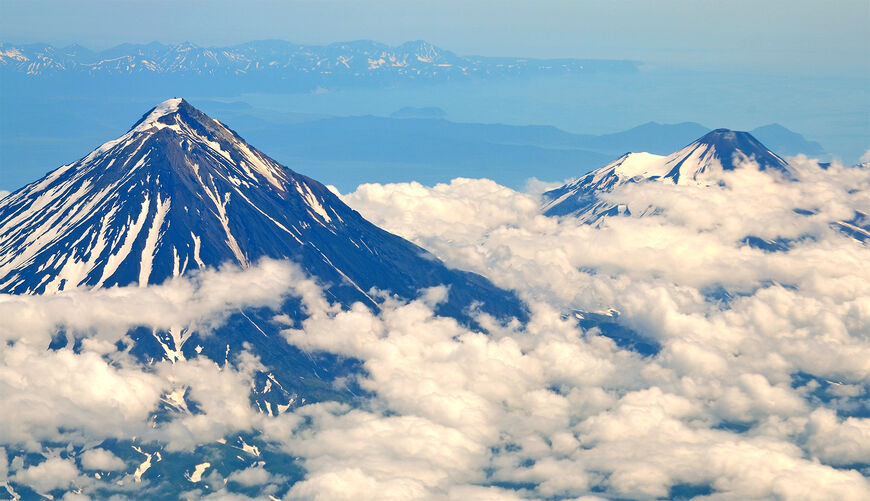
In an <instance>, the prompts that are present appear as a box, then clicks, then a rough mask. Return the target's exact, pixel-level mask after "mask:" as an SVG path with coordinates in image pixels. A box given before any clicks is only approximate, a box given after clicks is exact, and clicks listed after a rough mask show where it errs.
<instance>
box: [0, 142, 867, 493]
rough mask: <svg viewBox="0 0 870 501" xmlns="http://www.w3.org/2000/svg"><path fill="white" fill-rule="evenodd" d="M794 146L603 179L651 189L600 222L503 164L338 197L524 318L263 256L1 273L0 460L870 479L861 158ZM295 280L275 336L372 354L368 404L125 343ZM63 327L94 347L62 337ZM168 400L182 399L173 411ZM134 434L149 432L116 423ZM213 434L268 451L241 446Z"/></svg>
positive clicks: (357, 381) (218, 483) (367, 489)
mask: <svg viewBox="0 0 870 501" xmlns="http://www.w3.org/2000/svg"><path fill="white" fill-rule="evenodd" d="M792 163H793V164H794V165H796V166H797V167H798V168H799V170H800V173H801V176H802V181H803V182H801V183H783V182H781V181H776V180H773V179H771V178H769V177H767V176H766V175H765V174H763V173H760V172H758V171H756V170H754V169H752V168H751V166H749V167H747V168H745V169H740V170H738V171H735V172H734V173H731V174H726V175H725V177H724V178H723V179H722V181H723V183H722V184H721V185H720V184H714V185H712V186H706V187H693V186H680V187H676V186H668V185H664V184H661V185H651V184H647V185H632V186H628V187H626V188H625V189H624V190H622V191H619V192H615V193H614V194H613V195H612V196H613V197H618V198H619V200H620V201H622V202H623V203H628V204H629V205H630V206H633V207H646V206H649V205H655V206H656V207H659V208H660V210H659V211H658V212H656V213H655V214H652V215H648V216H645V217H617V218H609V219H606V220H605V221H604V222H603V223H602V224H599V225H596V226H591V225H583V224H580V223H578V222H577V221H574V220H572V219H561V220H560V219H553V218H546V217H543V216H541V215H540V214H539V213H538V200H537V199H536V197H534V196H532V195H528V194H524V193H519V192H515V191H513V190H510V189H508V188H505V187H502V186H499V185H497V184H495V183H493V182H491V181H488V180H469V179H457V180H454V181H453V182H452V183H450V184H449V185H438V186H435V187H424V186H421V185H417V184H399V185H364V186H362V187H360V188H359V189H358V190H357V191H356V192H355V193H352V194H349V195H345V196H344V198H345V200H346V201H347V202H348V203H349V204H350V205H351V206H353V207H354V208H356V209H357V210H359V211H360V212H361V213H362V214H363V215H364V216H365V217H367V218H368V219H370V220H372V221H374V222H375V223H376V224H379V225H381V226H383V227H385V228H387V229H388V230H390V231H393V232H395V233H397V234H399V235H402V236H404V237H406V238H409V239H411V240H413V241H415V242H416V243H418V244H420V245H422V246H424V247H426V248H428V249H430V250H432V251H433V252H434V253H435V254H436V255H438V256H439V257H441V258H442V259H444V260H445V261H447V262H448V263H449V264H451V265H453V266H456V267H459V268H463V269H470V270H473V271H476V272H479V273H482V274H484V275H486V276H487V277H489V278H491V279H492V280H493V281H495V282H496V283H498V284H500V285H502V286H504V287H509V288H513V289H516V290H517V291H519V293H520V294H521V295H522V296H523V297H524V298H525V299H526V300H527V301H528V302H529V305H530V309H531V312H532V313H531V318H530V320H529V322H528V323H527V324H526V325H519V324H518V323H513V324H509V325H502V324H499V323H498V322H496V321H494V320H493V319H491V318H487V317H485V316H481V317H480V318H478V322H479V325H481V326H482V327H483V328H484V329H485V331H486V332H479V331H474V330H469V329H468V328H466V327H463V326H462V325H460V324H458V323H457V322H456V321H455V320H453V319H450V318H444V317H439V316H437V315H436V314H435V313H434V312H433V310H434V309H435V308H436V306H437V304H438V303H439V301H443V300H444V298H445V297H446V295H447V294H449V291H448V290H447V289H446V288H443V287H435V288H432V289H428V290H426V291H422V292H421V295H420V297H419V298H418V299H417V300H414V301H411V302H408V303H403V302H398V301H395V300H393V299H389V298H388V299H386V302H385V303H384V305H383V308H382V310H381V311H380V312H377V313H375V312H372V311H371V310H369V309H368V308H366V307H364V306H363V305H359V304H358V305H354V306H351V307H349V308H344V309H342V308H339V307H337V306H336V305H333V304H330V303H329V301H328V300H326V299H325V298H324V297H323V294H322V291H321V290H320V289H319V287H318V286H317V284H316V283H315V282H314V281H312V280H310V279H308V278H307V277H305V275H304V273H303V272H302V271H301V270H299V269H298V267H296V266H295V265H293V264H290V263H279V262H272V261H266V262H263V263H261V264H260V265H258V266H256V267H253V268H251V269H248V270H238V269H232V268H227V269H224V270H221V271H210V272H206V273H203V274H201V275H199V276H197V277H194V278H191V279H178V280H174V281H172V282H169V283H167V284H164V285H161V286H154V287H147V288H116V289H111V290H106V291H71V292H65V293H63V294H60V295H56V296H45V297H12V296H2V297H0V317H2V318H6V319H11V320H10V321H8V322H7V323H6V324H5V325H4V328H3V329H2V330H0V332H2V337H3V341H4V344H3V346H2V348H0V358H2V359H3V362H2V363H0V398H2V399H3V401H4V402H5V403H7V404H8V408H9V409H12V410H13V411H12V412H7V413H3V414H2V415H0V430H2V431H0V451H2V454H0V482H3V481H4V480H6V481H8V482H10V484H9V485H10V486H11V488H18V489H23V488H30V489H33V490H35V491H38V492H47V491H52V492H55V491H56V490H58V491H59V490H73V491H76V492H77V493H78V495H82V496H90V495H104V494H105V493H106V492H115V493H117V494H118V495H121V496H131V497H136V496H135V495H134V493H136V492H141V491H139V490H137V489H154V488H157V487H158V486H159V480H158V479H157V477H156V476H151V474H149V473H148V469H147V468H146V469H145V470H144V471H143V472H141V473H139V477H138V481H137V477H136V474H137V472H138V471H139V470H142V469H143V468H144V466H143V465H145V464H146V462H143V461H146V460H145V456H147V462H148V467H149V468H152V470H151V471H152V472H154V471H155V470H156V469H158V468H160V465H161V464H162V463H161V462H164V463H165V462H167V461H181V462H182V463H183V464H184V465H185V466H184V468H185V469H186V470H185V471H186V472H187V480H185V482H186V484H185V486H186V487H185V488H186V492H185V494H184V496H185V497H186V498H188V499H197V498H210V499H246V498H248V497H261V498H262V497H266V496H268V495H272V496H275V497H278V498H281V497H284V498H286V499H445V500H448V499H457V500H458V499H463V500H465V499H480V500H495V499H552V498H559V499H593V498H595V496H603V497H605V498H612V497H618V498H630V499H648V498H656V497H669V496H670V497H683V498H686V497H693V496H696V497H699V498H702V499H770V498H776V499H866V498H867V497H870V483H868V480H867V475H868V474H870V472H868V470H867V469H866V468H867V466H866V465H867V463H868V461H867V458H868V457H870V419H868V416H870V407H868V405H867V402H868V393H870V386H868V385H870V285H868V284H870V266H868V265H867V264H866V263H870V250H868V247H867V246H866V244H862V243H860V242H857V241H855V240H853V239H850V238H849V237H847V236H845V235H843V234H842V233H840V232H839V231H837V229H836V227H835V225H832V223H835V222H836V221H839V220H843V219H848V218H850V217H851V216H852V215H853V214H854V211H855V210H861V211H865V212H866V211H867V210H868V209H870V198H868V195H867V193H868V190H866V189H861V188H860V187H865V188H866V187H868V186H870V172H868V171H867V170H866V169H850V168H846V167H842V166H838V165H833V166H831V167H830V168H828V169H827V170H823V169H820V168H819V167H818V166H816V165H815V164H813V162H811V161H809V160H807V159H803V158H798V159H793V160H792ZM795 209H798V210H797V211H795ZM633 212H634V211H633ZM638 212H640V211H638ZM749 236H752V237H757V238H759V239H763V240H767V241H782V242H788V245H789V248H788V249H787V250H783V251H779V252H771V251H765V250H762V249H759V248H756V247H753V246H751V245H749V244H748V243H747V241H746V237H749ZM287 296H296V297H299V298H300V300H301V301H302V303H303V305H304V307H305V311H306V312H307V313H308V318H307V319H306V320H304V321H303V322H301V323H293V322H287V318H286V317H284V316H279V315H277V312H276V318H275V319H274V321H275V322H276V323H278V324H283V331H282V336H283V338H282V339H279V340H276V342H286V343H290V344H292V345H295V346H296V347H299V348H301V349H302V350H303V351H304V352H306V353H320V352H323V353H329V354H333V355H337V356H339V357H349V358H354V359H357V360H359V361H360V363H361V365H362V368H363V369H364V370H363V371H362V372H359V373H357V374H356V375H354V376H352V377H351V378H350V379H347V380H342V381H337V382H336V383H335V384H337V385H338V384H340V385H346V386H347V387H350V388H359V389H360V390H361V391H362V392H363V396H361V397H360V398H359V399H358V400H357V401H355V402H354V403H353V405H350V404H348V403H347V402H329V401H327V402H315V403H305V404H302V405H298V404H297V405H295V406H291V407H289V408H287V409H285V410H283V412H281V413H279V415H277V416H273V415H268V414H263V413H260V412H258V411H257V410H256V409H255V408H254V407H252V406H251V402H250V395H251V388H252V381H253V380H254V379H255V378H256V377H257V376H256V374H257V373H258V371H259V370H265V371H268V370H269V369H268V368H265V367H263V366H262V364H261V362H260V361H259V360H258V359H257V358H256V357H255V356H254V355H252V354H251V353H247V352H241V353H239V354H237V355H236V356H235V358H234V359H233V360H232V363H228V364H225V365H219V364H216V363H214V362H212V361H210V360H207V359H205V358H204V357H199V358H194V359H191V360H177V361H175V362H174V363H173V362H170V361H168V360H165V361H161V362H156V363H153V364H150V365H142V364H141V362H138V361H136V360H134V359H133V358H132V357H130V356H129V355H128V354H126V353H124V352H119V351H117V348H116V345H115V344H114V343H115V342H116V341H118V340H121V339H123V338H124V336H125V334H126V332H127V329H129V328H130V327H133V326H139V325H145V326H149V327H152V328H170V327H173V326H183V327H195V328H204V329H208V328H210V327H213V326H215V325H218V324H220V323H221V322H222V321H224V320H225V319H226V318H227V316H228V315H229V314H230V313H231V312H233V311H236V310H238V309H240V308H246V307H264V306H265V307H277V306H278V305H279V304H280V298H284V297H287ZM574 311H580V312H584V313H581V315H582V314H587V315H588V314H589V312H598V313H601V314H604V315H606V316H607V317H608V318H609V317H611V315H612V313H611V312H612V311H616V312H618V315H617V316H616V317H615V319H614V321H615V322H618V323H619V324H620V325H621V326H623V327H625V328H628V329H632V330H634V331H636V332H638V333H640V334H642V335H643V336H645V337H648V338H650V339H654V340H655V341H656V342H657V343H658V344H660V346H661V350H660V351H659V352H658V353H656V354H654V355H648V356H644V355H641V354H639V353H636V352H633V351H631V350H626V349H622V348H620V347H619V346H618V345H617V344H616V343H615V342H614V341H613V340H612V339H610V338H608V337H606V336H604V335H602V332H601V331H600V330H598V329H595V328H593V329H589V330H584V329H582V328H580V327H579V326H578V325H577V322H576V317H575V316H574V314H573V313H572V312H574ZM58 326H63V327H64V328H65V329H67V330H68V331H71V332H75V333H76V335H77V336H79V337H81V338H83V341H82V342H81V343H80V348H78V349H77V350H75V351H74V350H73V349H71V348H63V349H60V350H48V351H46V350H45V346H47V344H48V342H49V341H50V339H51V337H52V334H53V333H54V332H56V330H57V328H58ZM167 405H170V406H171V407H172V408H173V409H176V411H175V412H173V413H170V414H169V415H168V417H164V418H161V419H155V416H156V415H157V414H158V410H159V409H160V408H161V406H163V407H165V406H167ZM186 406H189V407H190V408H187V409H184V407H186ZM132 437H137V438H136V440H137V441H136V442H135V444H139V445H136V447H141V451H142V452H141V453H139V452H136V453H135V454H134V455H131V456H125V455H124V454H122V453H120V452H118V451H117V450H114V449H113V450H109V449H110V447H109V445H101V444H102V443H104V441H107V440H108V441H107V442H105V443H106V444H111V443H115V442H112V441H118V440H125V439H130V438H132ZM58 444H60V446H58ZM251 444H256V445H251ZM209 447H211V449H209ZM221 447H223V448H228V449H230V450H232V451H233V454H234V455H238V457H240V458H241V457H245V458H249V460H246V462H237V463H233V464H236V467H235V468H234V469H232V470H231V471H228V470H227V469H226V468H225V467H224V466H218V465H219V464H221V465H223V464H224V463H219V458H218V457H217V456H216V454H217V453H216V452H215V451H216V450H222V449H220V448H221ZM128 449H129V447H128ZM156 450H159V454H158V453H157V452H152V451H156ZM22 451H31V452H33V453H37V455H39V456H41V457H40V458H39V459H33V457H32V455H30V456H27V455H25V454H23V452H22ZM133 458H135V460H134V459H133ZM172 458H181V459H172ZM279 458H296V459H290V460H286V461H287V462H286V463H284V462H282V461H285V460H282V459H279ZM291 463H292V464H293V465H294V466H293V467H290V466H288V465H289V464H291ZM226 464H230V463H226ZM296 471H300V472H301V473H300V474H298V475H297V474H296V473H294V472H296ZM195 472H199V473H195ZM118 482H120V484H118ZM107 489H109V490H107Z"/></svg>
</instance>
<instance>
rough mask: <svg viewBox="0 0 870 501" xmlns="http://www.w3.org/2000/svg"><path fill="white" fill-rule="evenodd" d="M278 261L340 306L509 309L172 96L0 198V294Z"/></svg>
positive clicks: (497, 296)
mask: <svg viewBox="0 0 870 501" xmlns="http://www.w3.org/2000/svg"><path fill="white" fill-rule="evenodd" d="M262 257H271V258H279V259H283V258H289V259H292V260H293V261H296V262H297V263H299V264H301V265H302V267H303V268H304V269H305V270H306V271H307V272H308V273H310V274H311V275H314V276H316V277H318V278H319V279H320V280H321V281H322V282H323V283H326V284H330V285H331V287H330V292H331V293H332V294H333V295H334V296H335V297H336V298H338V299H339V300H341V301H342V302H351V301H357V300H361V301H364V302H367V303H369V304H372V303H374V300H373V299H371V298H369V297H368V291H369V290H370V289H371V288H372V287H376V288H379V289H382V290H388V291H392V292H393V293H396V294H398V295H400V296H402V297H413V296H414V295H415V294H416V293H417V291H418V290H419V289H420V288H424V287H429V286H434V285H440V284H445V285H449V286H451V295H450V297H451V299H450V304H449V305H446V307H447V309H448V310H452V312H453V313H458V312H459V311H461V310H462V308H464V306H467V305H468V304H469V303H470V302H472V301H475V302H483V303H484V305H485V309H490V311H492V312H493V313H505V312H508V311H509V310H511V309H514V308H516V307H517V305H518V303H517V301H516V300H515V299H514V298H513V296H512V295H511V294H509V293H506V292H504V291H501V290H499V289H497V288H495V287H494V286H492V285H491V284H490V283H489V282H488V281H486V280H485V279H483V278H482V277H479V276H477V275H472V274H468V273H463V272H458V271H454V270H449V269H447V268H446V267H444V266H443V264H441V262H440V261H438V260H437V259H435V258H434V257H433V256H431V255H430V254H428V253H427V252H426V251H424V250H423V249H421V248H419V247H417V246H415V245H413V244H411V243H409V242H407V241H405V240H403V239H401V238H399V237H397V236H395V235H392V234H390V233H387V232H385V231H383V230H381V229H379V228H377V227H376V226H374V225H372V224H371V223H369V222H368V221H366V220H365V219H363V218H362V217H361V216H360V215H359V214H358V213H357V212H356V211H354V210H352V209H351V208H349V207H348V206H347V205H345V204H344V203H343V202H341V200H340V199H339V198H338V197H337V196H336V195H335V194H333V193H332V192H330V191H329V189H327V188H326V187H325V186H324V185H322V184H320V183H318V182H317V181H315V180H313V179H310V178H308V177H306V176H303V175H301V174H298V173H296V172H293V171H292V170H290V169H288V168H286V167H284V166H282V165H280V164H278V163H277V162H275V161H274V160H272V159H270V158H269V157H267V156H266V155H264V154H263V153H261V152H260V151H258V150H257V149H255V148H253V147H251V146H249V145H248V144H247V143H246V142H245V141H244V140H243V139H242V138H240V137H239V136H238V135H236V134H235V133H234V132H233V131H232V130H230V129H229V128H227V127H226V126H224V125H223V124H221V123H220V122H219V121H217V120H214V119H212V118H209V117H208V116H206V115H205V114H203V113H202V112H200V111H199V110H197V109H196V108H194V107H193V106H191V105H190V104H188V103H187V102H186V101H184V100H183V99H170V100H167V101H165V102H163V103H161V104H159V105H158V106H157V107H155V108H154V109H152V110H150V111H149V112H148V113H146V114H145V115H144V116H143V117H142V119H141V120H139V121H138V122H137V123H136V124H135V125H134V126H133V127H132V128H131V129H130V130H129V131H128V132H127V133H126V134H124V135H123V136H121V137H120V138H118V139H115V140H112V141H109V142H107V143H105V144H103V145H102V146H100V147H99V148H97V149H96V150H94V151H93V152H91V153H90V154H89V155H87V156H86V157H84V158H82V159H81V160H79V161H77V162H74V163H71V164H69V165H64V166H62V167H60V168H59V169H57V170H55V171H53V172H51V173H49V174H48V175H47V176H46V177H44V178H43V179H41V180H39V181H37V182H35V183H32V184H30V185H28V186H25V187H24V188H22V189H20V190H18V191H16V192H15V193H13V194H11V195H9V196H8V197H6V198H4V199H3V200H2V201H0V292H7V293H16V294H18V293H50V292H55V291H61V290H66V289H70V288H73V287H110V286H113V285H128V284H138V285H140V286H144V285H147V284H154V283H160V282H163V281H164V280H166V279H167V278H170V277H173V276H178V275H182V274H184V273H185V272H187V271H189V270H194V269H198V268H203V267H214V266H218V265H221V264H223V263H225V262H233V263H237V264H239V265H241V266H247V265H249V264H250V263H253V262H255V261H257V260H258V259H259V258H262Z"/></svg>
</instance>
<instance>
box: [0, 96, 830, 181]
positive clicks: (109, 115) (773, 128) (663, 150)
mask: <svg viewBox="0 0 870 501" xmlns="http://www.w3.org/2000/svg"><path fill="white" fill-rule="evenodd" d="M198 104H199V105H200V108H201V109H202V110H204V111H205V112H206V113H208V114H209V115H211V116H214V117H218V118H220V119H221V120H222V121H225V122H226V123H232V124H233V128H234V130H236V131H237V132H239V134H241V135H242V136H243V137H245V138H246V139H248V140H250V141H251V142H252V143H254V144H257V145H260V146H261V147H262V148H263V149H264V150H265V151H268V152H269V153H270V155H271V156H272V157H273V158H275V159H276V160H278V161H279V162H282V163H284V164H285V165H293V166H294V168H295V169H296V170H298V171H300V172H303V173H306V174H309V175H312V176H314V177H316V178H317V179H319V180H321V181H323V182H324V183H326V184H332V185H335V186H337V187H338V188H339V189H340V190H342V191H349V190H353V189H355V187H356V186H357V185H359V184H361V183H366V182H380V183H386V182H406V181H411V180H416V181H419V182H421V183H424V184H434V183H438V182H445V181H449V180H450V179H453V178H455V177H460V176H462V177H488V178H491V179H493V180H495V181H497V182H499V183H501V184H504V185H506V186H511V187H514V188H519V187H522V186H523V185H524V183H525V182H526V180H527V179H528V178H529V177H530V176H534V177H537V178H538V179H541V180H545V181H561V180H564V179H567V178H569V177H572V176H575V175H577V173H578V172H587V171H589V170H592V169H595V168H598V167H600V166H601V165H604V164H607V163H608V162H610V161H612V160H614V159H616V158H618V157H619V156H621V155H622V154H624V153H625V152H627V151H646V152H649V153H655V154H668V153H671V152H673V151H676V150H678V149H680V148H682V147H683V146H685V145H687V144H689V143H691V142H692V141H694V140H695V139H696V138H698V137H700V136H703V135H704V134H706V133H707V132H709V131H710V129H708V128H707V127H704V126H703V125H700V124H697V123H693V122H685V123H680V124H661V123H656V122H649V123H646V124H643V125H640V126H637V127H634V128H632V129H629V130H626V131H622V132H617V133H612V134H605V135H591V134H573V133H570V132H567V131H564V130H561V129H558V128H556V127H551V126H538V125H529V126H518V125H506V124H485V123H462V122H454V121H451V120H447V119H446V118H444V116H445V115H446V114H447V113H446V110H442V109H440V108H436V107H417V108H413V107H409V108H404V109H399V110H398V111H396V112H395V113H393V115H392V116H389V117H386V116H371V115H368V116H352V117H330V116H324V115H313V114H301V113H282V112H276V111H272V110H264V109H261V108H255V107H252V106H250V105H248V104H247V103H245V102H240V101H237V102H231V103H224V102H218V101H209V100H204V101H199V102H198ZM144 106H147V104H141V103H139V102H138V101H135V102H127V101H116V100H99V99H93V100H91V99H88V100H81V101H78V100H68V101H66V102H64V103H63V104H61V102H59V101H46V102H43V101H39V100H35V99H31V100H27V101H20V102H19V101H15V102H8V111H9V113H7V114H0V130H2V131H3V134H2V137H0V190H13V189H15V188H17V187H18V186H20V185H23V184H25V183H27V182H30V181H32V180H34V179H37V178H39V177H41V176H42V175H43V174H44V173H45V169H46V165H58V164H60V163H62V162H64V161H66V160H67V159H69V158H70V157H72V156H74V155H77V154H78V153H79V152H80V151H82V150H85V149H89V148H93V147H94V146H96V145H97V144H99V143H101V142H102V138H105V137H106V136H112V135H118V134H120V133H121V132H123V131H124V130H125V126H126V124H125V123H124V120H123V119H124V117H127V120H132V119H133V117H134V116H138V110H139V109H142V107H144ZM47 117H49V118H48V119H47ZM128 123H129V122H128ZM751 132H752V134H753V135H755V136H756V137H757V138H758V139H759V140H761V141H762V142H764V143H765V144H767V145H769V147H770V148H771V149H772V150H773V151H775V152H776V153H777V154H779V155H781V156H791V155H794V154H797V153H805V154H807V155H810V156H815V157H820V158H825V157H826V153H825V150H824V149H823V148H822V147H821V146H820V145H819V144H818V143H816V142H813V141H808V140H806V139H805V138H803V136H801V135H800V134H797V133H794V132H792V131H790V130H788V129H786V128H785V127H783V126H781V125H777V124H771V125H767V126H764V127H759V128H757V129H754V130H752V131H751Z"/></svg>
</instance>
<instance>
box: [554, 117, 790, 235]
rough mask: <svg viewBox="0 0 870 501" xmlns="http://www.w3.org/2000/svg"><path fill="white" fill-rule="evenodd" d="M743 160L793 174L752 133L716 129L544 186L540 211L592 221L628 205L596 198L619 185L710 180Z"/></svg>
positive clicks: (788, 175)
mask: <svg viewBox="0 0 870 501" xmlns="http://www.w3.org/2000/svg"><path fill="white" fill-rule="evenodd" d="M743 164H754V165H755V166H757V168H758V169H759V170H764V171H774V172H778V173H779V174H780V175H782V176H783V177H784V178H786V179H793V178H794V171H793V169H792V167H790V166H789V165H788V163H786V161H785V160H783V159H782V158H780V157H779V156H778V155H776V154H775V153H773V152H772V151H770V150H769V149H768V148H767V147H765V146H764V145H763V144H761V142H759V141H758V140H757V139H755V138H754V137H753V136H752V134H750V133H748V132H740V131H732V130H728V129H716V130H713V131H710V132H708V133H707V134H705V135H704V136H703V137H701V138H699V139H698V140H696V141H694V142H692V143H691V144H689V145H688V146H686V147H684V148H682V149H681V150H679V151H677V152H674V153H671V154H670V155H667V156H662V155H654V154H651V153H626V154H625V155H623V156H621V157H619V158H618V159H616V160H615V161H613V162H611V163H610V164H608V165H606V166H604V167H602V168H600V169H597V170H594V171H592V172H590V173H588V174H586V175H584V176H583V177H581V178H579V179H577V180H576V181H574V182H571V183H568V184H566V185H564V186H561V187H559V188H556V189H554V190H551V191H548V192H546V193H544V213H545V214H546V215H548V216H563V215H568V214H572V215H576V216H578V217H580V218H581V219H583V220H586V221H589V222H592V221H595V220H597V219H598V218H600V217H601V216H604V215H613V214H617V213H623V212H625V211H627V210H628V208H627V207H624V206H620V205H619V204H615V203H613V202H608V201H605V200H602V199H601V198H600V197H599V195H600V194H602V193H607V192H610V191H613V189H615V188H616V187H617V186H621V185H624V184H626V183H634V182H645V181H656V182H671V183H674V184H705V183H710V182H714V181H715V178H716V174H717V173H721V172H722V171H729V170H734V169H736V168H737V167H739V166H740V165H743Z"/></svg>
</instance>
